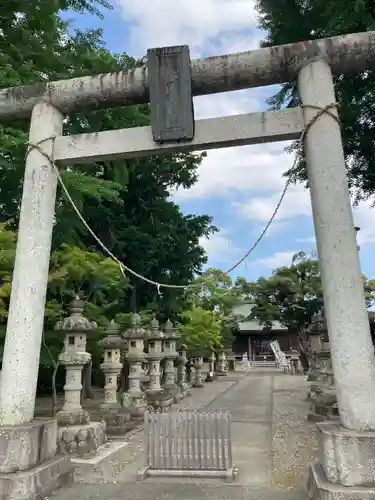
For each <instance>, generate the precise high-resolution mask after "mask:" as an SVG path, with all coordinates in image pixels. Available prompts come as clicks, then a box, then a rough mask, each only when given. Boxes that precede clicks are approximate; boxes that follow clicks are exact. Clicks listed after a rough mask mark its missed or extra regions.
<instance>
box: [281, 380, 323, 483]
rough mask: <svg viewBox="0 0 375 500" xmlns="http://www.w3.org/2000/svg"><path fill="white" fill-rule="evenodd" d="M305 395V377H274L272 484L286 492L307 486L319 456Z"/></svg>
mask: <svg viewBox="0 0 375 500" xmlns="http://www.w3.org/2000/svg"><path fill="white" fill-rule="evenodd" d="M306 395H307V382H306V380H305V378H304V377H302V376H298V375H297V376H293V375H285V376H283V377H275V378H274V391H273V415H272V481H273V484H274V486H275V487H277V488H281V489H284V490H290V489H292V488H295V487H304V486H305V484H306V482H307V474H308V467H309V465H310V464H311V463H312V462H314V461H315V460H316V459H317V455H318V443H317V436H316V430H315V429H316V426H315V424H314V423H311V422H309V421H308V420H307V419H306V415H307V412H308V402H307V401H306Z"/></svg>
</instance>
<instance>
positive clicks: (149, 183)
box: [0, 0, 216, 317]
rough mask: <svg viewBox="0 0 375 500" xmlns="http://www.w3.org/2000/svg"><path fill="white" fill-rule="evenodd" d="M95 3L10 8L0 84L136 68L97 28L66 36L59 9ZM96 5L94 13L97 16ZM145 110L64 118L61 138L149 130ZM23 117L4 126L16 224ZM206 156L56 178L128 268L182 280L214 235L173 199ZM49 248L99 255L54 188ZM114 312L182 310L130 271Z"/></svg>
mask: <svg viewBox="0 0 375 500" xmlns="http://www.w3.org/2000/svg"><path fill="white" fill-rule="evenodd" d="M107 5H108V4H107V2H105V1H104V0H100V1H98V2H95V1H94V0H92V1H91V0H86V1H85V0H71V1H69V0H65V1H63V0H60V1H58V0H56V1H55V2H47V0H38V1H37V2H36V3H35V2H34V3H33V5H32V6H30V5H29V4H28V3H27V2H26V1H21V0H17V1H13V2H8V3H7V8H6V9H4V10H2V12H1V14H0V86H1V87H8V86H15V85H21V84H29V83H36V82H39V83H40V84H41V85H43V84H44V82H45V81H47V80H55V79H61V78H67V77H73V76H81V75H86V74H98V73H101V72H112V71H120V70H132V69H134V68H135V67H136V66H137V65H140V64H141V62H140V61H136V60H134V59H133V58H131V57H129V56H127V55H126V54H112V53H110V52H109V51H108V50H107V49H106V48H105V47H104V44H103V42H102V40H101V32H100V31H99V30H97V31H92V30H91V31H86V32H81V31H76V32H73V34H71V30H70V31H68V25H67V23H65V22H63V21H61V19H60V18H59V10H66V9H68V8H70V9H75V10H78V11H85V10H86V11H87V10H90V11H92V12H96V13H97V11H98V8H101V7H105V6H107ZM95 9H96V10H95ZM149 122H150V109H149V106H148V105H143V106H131V107H123V108H117V109H111V110H97V111H94V112H90V113H76V114H71V115H69V116H68V117H67V121H66V124H65V133H66V134H72V133H76V134H77V133H82V132H97V131H99V130H108V129H113V128H124V127H133V126H140V125H147V124H149ZM27 130H28V121H27V120H26V121H17V122H14V123H9V124H7V125H6V126H0V175H1V178H2V182H1V186H0V209H1V217H2V220H3V221H8V220H10V219H13V220H14V224H15V225H16V223H17V218H18V211H19V206H20V199H21V188H22V178H23V171H24V155H25V150H26V142H27ZM203 157H204V155H202V154H177V155H169V156H165V157H155V158H138V159H135V160H129V161H117V162H109V161H107V162H95V163H92V164H89V165H84V166H82V165H71V166H69V168H68V169H66V170H65V171H63V172H62V177H63V180H64V183H65V184H66V186H67V188H68V190H69V192H70V193H71V195H72V198H73V199H74V202H75V204H76V206H77V208H78V209H79V210H80V211H81V213H82V215H83V217H84V218H85V219H86V220H87V222H88V223H89V225H90V227H91V228H92V229H93V230H94V231H95V233H96V234H97V235H98V236H99V237H100V238H101V240H102V241H103V242H104V243H105V245H106V246H107V247H108V248H110V250H111V251H112V252H113V253H114V254H115V255H116V256H117V257H118V258H119V259H120V260H121V261H123V262H124V263H126V264H127V265H128V266H129V267H130V268H132V269H134V270H136V271H137V272H139V273H140V274H143V275H146V276H147V277H149V278H151V279H153V280H154V281H160V282H172V283H175V284H184V283H186V282H187V281H189V280H191V279H193V277H194V274H195V273H196V272H199V271H200V270H201V267H202V265H203V264H204V263H205V261H206V255H205V252H204V250H203V248H202V247H201V246H200V245H199V238H200V237H202V236H204V235H209V234H211V233H212V232H214V231H216V228H215V227H213V226H212V224H211V218H210V217H208V216H205V215H202V216H195V215H184V214H183V213H182V212H181V210H180V209H179V207H178V206H177V205H176V204H175V203H173V202H172V201H171V200H170V197H169V193H170V191H171V190H173V189H175V188H177V187H189V186H191V185H192V184H193V183H194V182H195V181H196V178H197V177H196V171H197V167H198V166H199V164H200V162H201V161H202V158H203ZM56 219H57V224H56V226H55V230H54V238H53V248H54V249H56V248H61V245H62V244H63V243H65V244H67V245H70V246H73V247H80V248H82V249H85V250H89V251H102V248H100V247H98V245H97V244H96V242H95V241H93V239H92V237H91V236H90V235H89V234H88V233H87V231H86V230H85V229H84V227H83V226H82V224H81V222H80V221H79V219H78V218H77V216H76V214H75V212H74V211H73V209H72V207H71V206H70V205H69V203H67V201H66V199H65V197H64V195H63V193H62V192H61V190H59V192H58V195H57V201H56ZM129 282H130V284H131V287H127V288H126V289H125V291H124V293H123V294H121V301H120V302H119V303H118V308H117V310H116V311H112V312H113V314H119V313H120V312H124V311H128V310H134V309H136V308H141V309H142V308H143V309H144V308H146V309H147V308H149V307H151V308H156V309H162V312H163V315H164V317H166V316H173V314H176V313H177V312H178V311H179V310H181V300H182V292H180V291H177V290H164V293H163V297H162V300H161V299H160V297H159V295H158V292H157V289H156V287H154V286H150V285H149V284H147V283H144V282H142V281H141V280H138V279H136V278H134V277H133V276H131V275H129Z"/></svg>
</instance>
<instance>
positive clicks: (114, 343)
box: [100, 321, 123, 411]
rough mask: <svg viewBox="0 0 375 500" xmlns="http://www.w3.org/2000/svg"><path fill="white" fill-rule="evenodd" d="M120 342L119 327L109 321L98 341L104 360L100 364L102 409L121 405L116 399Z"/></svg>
mask: <svg viewBox="0 0 375 500" xmlns="http://www.w3.org/2000/svg"><path fill="white" fill-rule="evenodd" d="M122 344H123V341H122V339H121V336H120V327H119V325H117V324H116V323H115V322H114V321H111V324H110V325H109V328H107V330H106V336H105V337H104V339H103V340H102V341H101V342H100V345H101V346H102V347H103V349H104V362H103V363H102V364H101V365H100V368H101V370H102V372H103V373H104V377H105V385H104V401H103V403H102V404H101V405H100V407H101V408H102V409H103V410H109V411H110V410H118V409H119V408H120V407H121V405H120V403H119V401H118V399H117V381H118V376H119V375H120V373H121V370H122V363H121V362H120V357H121V348H122Z"/></svg>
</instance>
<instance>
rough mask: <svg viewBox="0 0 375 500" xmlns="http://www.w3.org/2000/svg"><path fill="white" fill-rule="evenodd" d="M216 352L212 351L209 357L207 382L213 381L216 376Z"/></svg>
mask: <svg viewBox="0 0 375 500" xmlns="http://www.w3.org/2000/svg"><path fill="white" fill-rule="evenodd" d="M215 361H216V357H215V353H214V352H213V351H212V352H211V354H210V356H209V358H208V375H207V379H206V380H207V382H212V381H213V380H214V378H215Z"/></svg>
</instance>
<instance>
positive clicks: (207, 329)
mask: <svg viewBox="0 0 375 500" xmlns="http://www.w3.org/2000/svg"><path fill="white" fill-rule="evenodd" d="M243 281H245V280H243ZM241 284H242V282H241ZM241 296H242V286H239V285H238V283H233V281H232V279H231V277H230V276H228V275H227V274H225V273H224V272H223V271H221V270H220V269H215V268H210V269H207V271H205V272H203V273H202V274H201V275H200V276H198V277H197V278H196V279H195V280H194V281H193V286H192V287H191V288H189V289H188V291H187V294H186V296H185V307H186V309H185V310H184V311H183V313H182V314H181V316H180V318H181V326H180V328H181V331H182V332H183V341H184V342H185V343H186V344H187V345H188V346H192V348H194V349H198V347H199V348H200V349H201V350H205V351H207V350H210V349H217V348H218V347H219V346H220V347H223V348H225V349H229V348H231V346H232V343H233V340H234V335H233V333H234V331H235V330H236V328H237V325H238V318H236V317H235V316H234V315H233V313H232V310H233V307H234V305H236V304H237V303H238V302H239V300H240V299H241ZM214 339H216V340H214Z"/></svg>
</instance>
